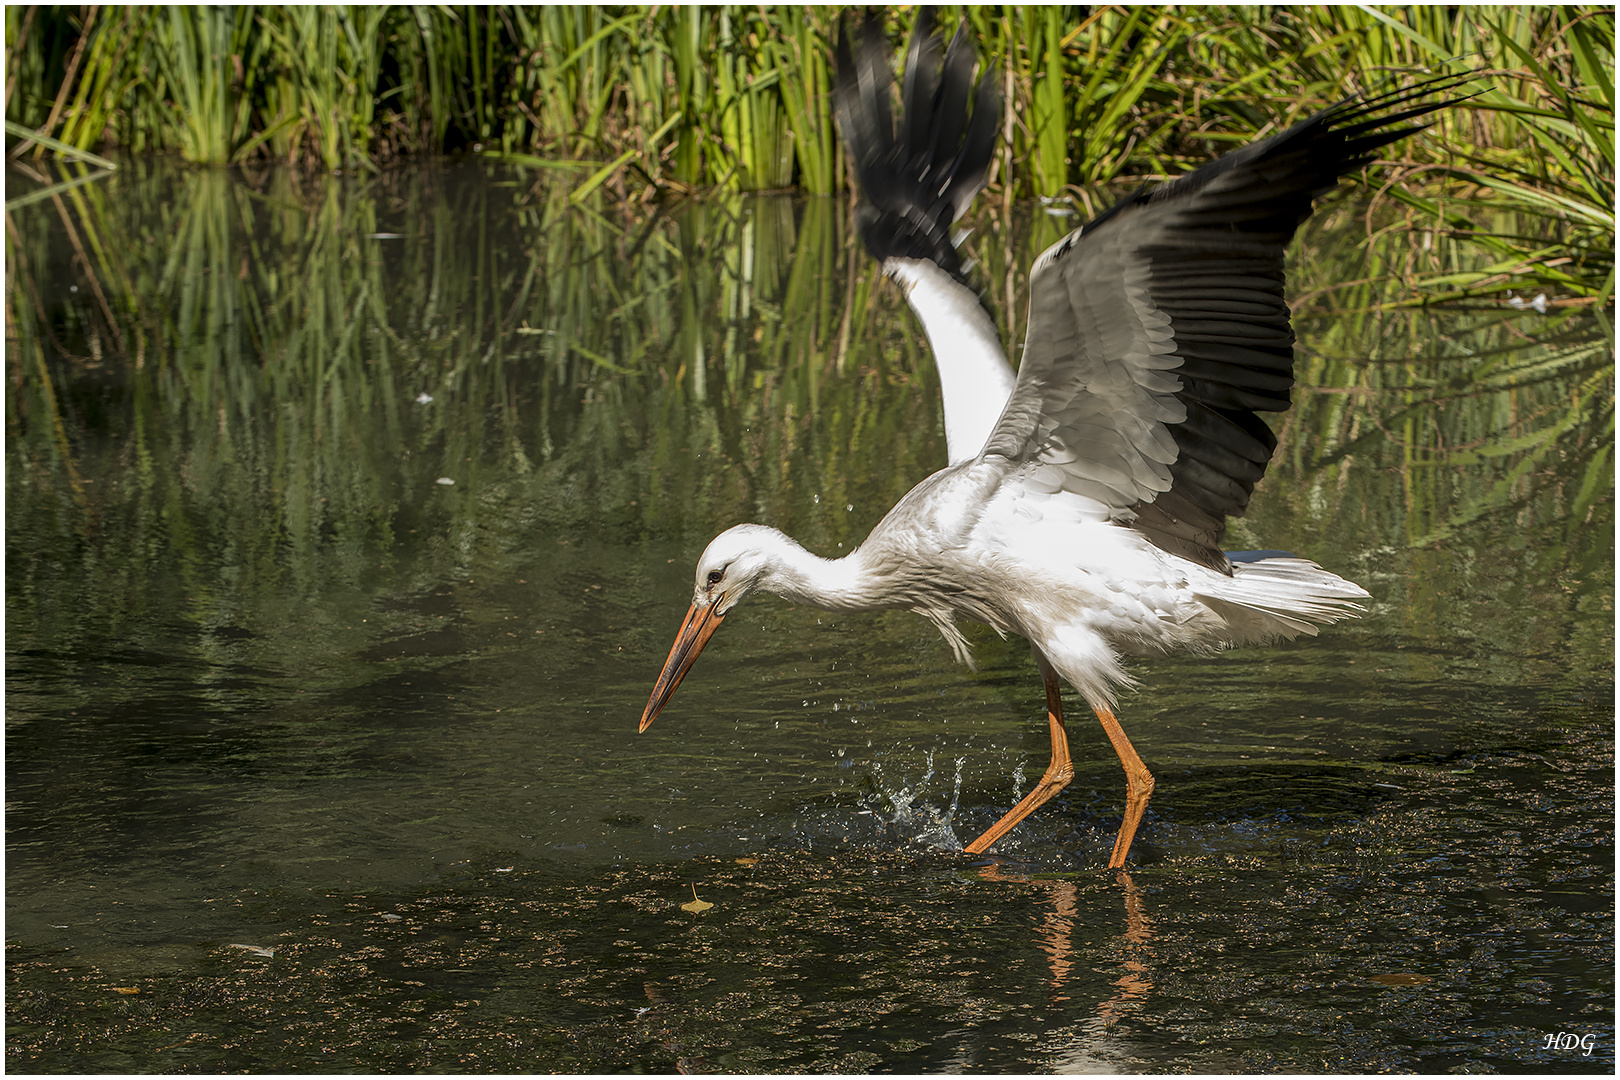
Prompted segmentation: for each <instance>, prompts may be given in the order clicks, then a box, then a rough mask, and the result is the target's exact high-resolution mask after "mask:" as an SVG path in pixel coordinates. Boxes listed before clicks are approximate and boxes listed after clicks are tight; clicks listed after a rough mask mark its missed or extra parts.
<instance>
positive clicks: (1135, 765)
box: [962, 650, 1153, 870]
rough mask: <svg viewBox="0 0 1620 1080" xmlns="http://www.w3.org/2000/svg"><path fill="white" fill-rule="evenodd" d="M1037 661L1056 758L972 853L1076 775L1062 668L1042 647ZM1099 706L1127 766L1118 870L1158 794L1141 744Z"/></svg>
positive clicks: (1113, 863) (1112, 863)
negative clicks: (1059, 673) (1133, 742)
mask: <svg viewBox="0 0 1620 1080" xmlns="http://www.w3.org/2000/svg"><path fill="white" fill-rule="evenodd" d="M1035 662H1036V663H1037V664H1038V665H1039V666H1040V669H1041V679H1042V681H1043V682H1044V683H1045V684H1046V723H1047V727H1048V729H1049V731H1050V732H1051V735H1052V762H1051V764H1049V765H1048V766H1047V767H1046V772H1045V773H1044V774H1043V775H1042V776H1041V780H1040V783H1038V784H1036V785H1035V787H1034V789H1033V790H1032V791H1030V793H1029V794H1028V795H1025V796H1024V798H1023V799H1022V800H1021V801H1020V802H1019V804H1018V805H1017V806H1015V807H1013V808H1012V809H1011V810H1009V811H1007V813H1006V814H1005V815H1004V816H1003V817H1002V819H1001V820H1000V821H998V822H996V823H995V824H994V825H992V826H990V828H988V829H986V830H985V833H984V835H983V836H981V837H979V838H978V839H977V840H975V841H973V843H971V844H969V845H968V846H967V847H965V848H963V849H962V850H963V851H966V852H967V853H968V854H969V855H979V854H982V853H984V852H985V851H987V850H988V849H989V847H990V845H991V844H994V843H995V842H996V841H997V840H1000V839H1001V838H1002V837H1003V836H1006V835H1007V834H1008V833H1009V832H1011V831H1012V829H1013V826H1015V825H1017V824H1018V823H1019V822H1020V821H1023V820H1024V819H1025V818H1027V817H1028V816H1029V815H1030V814H1032V813H1034V812H1035V809H1036V807H1038V806H1040V805H1041V804H1042V803H1044V802H1046V801H1047V800H1048V799H1050V798H1051V797H1052V796H1054V795H1056V794H1057V793H1058V792H1060V791H1062V790H1063V789H1064V788H1065V787H1067V786H1068V784H1069V781H1070V780H1072V779H1074V764H1073V762H1071V761H1070V759H1069V736H1068V729H1067V728H1065V727H1064V726H1063V701H1062V696H1061V687H1060V685H1059V683H1058V677H1057V673H1056V672H1054V671H1053V670H1052V666H1051V665H1050V664H1048V663H1047V662H1046V657H1044V656H1042V655H1041V654H1040V652H1039V651H1038V650H1036V651H1035ZM1094 711H1095V712H1096V714H1097V719H1098V720H1100V721H1102V726H1103V731H1104V732H1106V733H1107V735H1108V741H1109V742H1111V743H1113V744H1114V753H1116V754H1118V755H1119V763H1120V764H1121V765H1122V766H1124V768H1125V819H1124V821H1122V822H1121V823H1120V826H1119V837H1118V839H1116V840H1115V841H1114V853H1113V855H1111V856H1110V857H1109V859H1108V868H1109V869H1110V870H1112V869H1114V868H1116V867H1120V866H1124V865H1125V856H1126V855H1127V854H1129V853H1130V850H1131V841H1132V840H1133V839H1134V838H1135V837H1136V827H1137V826H1138V825H1140V824H1141V823H1142V814H1143V813H1144V812H1145V811H1146V810H1147V804H1148V799H1149V798H1150V797H1151V796H1152V795H1153V774H1152V773H1150V772H1148V770H1147V766H1146V765H1143V764H1142V759H1141V758H1140V757H1138V756H1137V755H1136V748H1135V747H1133V746H1132V745H1131V740H1129V739H1127V738H1126V737H1125V731H1124V729H1123V728H1121V727H1120V726H1119V721H1118V720H1115V719H1114V715H1113V714H1112V713H1110V712H1109V711H1108V710H1107V709H1096V710H1094Z"/></svg>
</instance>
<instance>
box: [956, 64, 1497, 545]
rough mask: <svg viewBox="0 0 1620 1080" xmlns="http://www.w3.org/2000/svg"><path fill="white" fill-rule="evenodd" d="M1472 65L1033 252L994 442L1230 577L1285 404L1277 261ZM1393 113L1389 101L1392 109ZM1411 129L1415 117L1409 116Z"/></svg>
mask: <svg viewBox="0 0 1620 1080" xmlns="http://www.w3.org/2000/svg"><path fill="white" fill-rule="evenodd" d="M1468 78H1471V76H1463V77H1445V78H1440V79H1435V80H1430V81H1428V82H1425V83H1420V84H1418V85H1417V86H1414V87H1410V88H1406V89H1402V90H1396V91H1391V92H1389V93H1386V94H1381V95H1378V96H1376V97H1372V98H1368V99H1364V100H1361V101H1348V102H1342V103H1340V104H1338V105H1335V106H1332V107H1331V108H1328V109H1326V110H1324V111H1322V112H1320V113H1317V114H1316V115H1314V116H1312V117H1309V118H1308V119H1305V120H1302V121H1300V122H1299V123H1297V124H1295V125H1294V126H1292V127H1290V128H1289V129H1288V130H1286V131H1284V132H1282V133H1281V134H1279V135H1276V136H1274V137H1272V138H1270V139H1266V140H1264V141H1263V142H1259V143H1256V144H1255V145H1253V146H1249V147H1245V148H1243V149H1242V150H1238V151H1236V152H1235V153H1232V154H1229V155H1227V156H1226V157H1223V158H1220V159H1219V160H1217V161H1214V162H1211V163H1210V164H1208V165H1206V166H1204V167H1203V168H1201V169H1199V170H1197V171H1196V172H1193V173H1191V174H1189V175H1187V176H1184V177H1180V178H1178V179H1176V180H1173V181H1170V182H1168V183H1165V184H1161V185H1159V186H1158V187H1155V188H1153V189H1151V190H1145V191H1138V192H1137V193H1135V194H1134V195H1132V196H1130V197H1129V198H1127V199H1125V200H1123V201H1122V202H1121V203H1119V204H1117V205H1115V206H1113V207H1111V208H1110V209H1109V210H1107V211H1106V212H1105V213H1103V214H1102V215H1100V216H1099V217H1098V218H1097V219H1096V220H1095V221H1092V222H1090V223H1089V224H1087V225H1084V226H1082V227H1081V228H1080V229H1077V230H1076V231H1075V232H1073V233H1071V234H1070V235H1069V236H1068V237H1066V238H1064V240H1062V241H1061V242H1060V243H1058V244H1055V245H1053V247H1052V248H1051V249H1050V250H1049V251H1047V252H1046V253H1045V254H1043V255H1042V256H1041V257H1040V259H1038V260H1037V261H1036V264H1035V267H1034V269H1033V271H1032V272H1031V275H1030V322H1029V332H1028V335H1027V340H1026V345H1025V353H1024V362H1023V364H1022V366H1021V367H1020V368H1019V372H1018V384H1017V386H1016V388H1015V389H1014V391H1013V396H1012V398H1011V399H1010V400H1009V401H1008V403H1007V409H1006V411H1005V412H1004V413H1003V414H1002V417H1001V420H1000V421H999V423H998V424H997V426H996V429H995V431H994V433H993V434H992V435H991V437H990V440H989V442H988V443H987V444H986V447H985V454H986V455H991V454H999V455H1001V456H1003V457H1006V458H1008V459H1011V460H1014V461H1024V462H1028V463H1029V464H1030V466H1031V467H1032V468H1037V469H1039V471H1040V475H1041V478H1042V479H1041V482H1042V483H1043V484H1047V485H1050V484H1051V483H1052V482H1053V480H1052V477H1053V475H1054V473H1056V474H1058V475H1060V476H1061V483H1062V490H1065V491H1070V492H1073V493H1076V494H1079V495H1084V496H1086V497H1089V498H1092V499H1095V500H1097V501H1098V502H1100V503H1101V504H1103V505H1104V506H1105V507H1107V508H1108V509H1109V513H1110V515H1111V516H1113V517H1114V519H1115V520H1117V521H1120V522H1121V523H1129V524H1130V525H1131V526H1132V527H1133V528H1135V529H1136V530H1137V531H1139V532H1141V533H1142V534H1143V535H1144V536H1146V537H1147V539H1148V540H1150V541H1151V542H1152V543H1153V544H1155V545H1156V546H1158V547H1159V548H1161V549H1163V550H1166V551H1170V552H1173V553H1175V554H1178V555H1182V556H1184V557H1186V558H1189V559H1192V560H1194V561H1196V562H1199V563H1202V564H1204V565H1206V566H1209V567H1212V568H1214V569H1217V570H1221V571H1223V572H1226V573H1230V572H1231V564H1230V561H1229V560H1228V559H1227V558H1226V556H1225V555H1224V554H1223V553H1222V552H1221V550H1220V543H1221V538H1222V535H1223V534H1224V532H1225V528H1226V518H1227V517H1229V516H1233V515H1240V514H1242V513H1243V512H1244V510H1245V508H1246V507H1247V506H1248V503H1249V497H1250V495H1251V493H1252V492H1253V490H1254V485H1255V484H1256V483H1257V482H1258V481H1259V480H1260V478H1261V477H1262V476H1263V475H1264V473H1265V468H1266V464H1267V462H1268V461H1269V460H1270V457H1271V453H1272V451H1273V450H1274V449H1275V447H1276V439H1275V437H1274V436H1273V435H1272V433H1271V431H1270V429H1269V428H1268V427H1267V426H1266V425H1265V423H1264V422H1263V421H1262V420H1261V419H1260V417H1259V415H1258V414H1259V413H1262V412H1277V411H1281V410H1283V409H1286V408H1288V405H1289V396H1290V391H1291V389H1292V386H1293V362H1294V350H1293V345H1294V333H1293V328H1292V326H1291V325H1290V323H1289V311H1288V305H1287V303H1286V302H1285V300H1284V297H1283V259H1284V255H1285V252H1286V249H1287V246H1288V243H1289V241H1290V240H1291V239H1292V238H1293V235H1294V232H1295V230H1296V229H1297V228H1298V227H1299V225H1300V223H1301V222H1303V221H1304V220H1305V219H1306V218H1307V217H1309V216H1310V213H1311V209H1312V203H1313V200H1315V199H1316V198H1317V197H1319V196H1320V195H1322V194H1323V193H1325V192H1327V191H1329V190H1331V189H1332V188H1333V186H1334V185H1335V184H1336V183H1337V182H1338V179H1339V177H1341V176H1343V175H1344V174H1346V173H1349V172H1352V171H1354V170H1355V169H1357V168H1360V167H1361V166H1363V165H1365V164H1367V163H1368V162H1369V161H1371V160H1372V157H1373V155H1374V153H1375V152H1376V151H1377V150H1378V149H1379V148H1380V147H1383V146H1385V145H1387V144H1389V143H1391V142H1394V141H1395V140H1397V139H1400V138H1402V137H1404V136H1406V135H1409V134H1412V133H1413V132H1415V131H1419V130H1422V127H1423V125H1406V121H1409V120H1413V119H1415V118H1417V117H1420V116H1423V115H1425V114H1427V113H1431V112H1433V111H1434V110H1435V109H1438V108H1441V107H1443V106H1445V105H1449V104H1453V103H1454V101H1444V100H1441V101H1435V100H1423V99H1424V98H1425V97H1426V96H1428V95H1434V94H1442V93H1445V92H1447V91H1450V90H1453V89H1455V88H1456V87H1457V86H1459V85H1461V84H1462V83H1463V82H1465V81H1467V79H1468ZM1390 110H1394V111H1393V112H1392V111H1390ZM1401 125H1406V126H1401Z"/></svg>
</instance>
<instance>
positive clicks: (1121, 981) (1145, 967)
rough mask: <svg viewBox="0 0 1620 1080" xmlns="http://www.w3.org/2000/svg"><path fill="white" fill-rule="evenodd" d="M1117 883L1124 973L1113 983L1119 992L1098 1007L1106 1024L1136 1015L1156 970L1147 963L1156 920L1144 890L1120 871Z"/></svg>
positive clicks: (1121, 965) (1145, 997)
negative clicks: (1122, 902) (1122, 925)
mask: <svg viewBox="0 0 1620 1080" xmlns="http://www.w3.org/2000/svg"><path fill="white" fill-rule="evenodd" d="M1116 880H1118V882H1119V883H1120V884H1121V885H1123V886H1124V887H1125V934H1124V953H1125V957H1124V959H1123V960H1122V961H1121V962H1120V968H1121V974H1120V976H1119V978H1117V979H1115V980H1114V986H1115V987H1116V988H1117V992H1116V993H1115V994H1114V995H1113V996H1112V997H1109V998H1107V999H1105V1000H1104V1001H1102V1002H1100V1003H1098V1005H1097V1016H1098V1017H1099V1018H1100V1019H1101V1020H1102V1022H1103V1023H1104V1024H1105V1025H1107V1024H1112V1023H1114V1022H1116V1021H1117V1020H1119V1019H1121V1018H1122V1017H1124V1016H1126V1015H1128V1014H1130V1013H1134V1012H1137V1011H1138V1010H1140V1009H1141V1008H1142V1003H1143V1002H1145V1001H1146V1000H1147V998H1148V995H1149V994H1151V993H1153V978H1152V975H1153V969H1152V968H1151V967H1150V966H1149V963H1148V961H1150V960H1151V959H1152V955H1151V953H1149V951H1148V948H1147V945H1148V942H1150V941H1152V940H1153V921H1152V920H1151V919H1149V918H1148V917H1147V912H1146V911H1145V910H1144V907H1143V902H1142V890H1141V889H1139V888H1137V887H1136V883H1135V882H1133V881H1132V880H1131V875H1130V874H1128V873H1126V872H1125V871H1123V870H1121V871H1120V872H1119V876H1118V878H1117V879H1116Z"/></svg>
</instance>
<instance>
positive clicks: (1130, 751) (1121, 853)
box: [1095, 709, 1153, 870]
mask: <svg viewBox="0 0 1620 1080" xmlns="http://www.w3.org/2000/svg"><path fill="white" fill-rule="evenodd" d="M1095 711H1096V713H1097V719H1098V720H1101V721H1102V726H1103V731H1105V732H1107V733H1108V741H1109V742H1111V743H1113V744H1114V753H1116V754H1118V755H1119V763H1120V764H1121V765H1123V766H1124V767H1125V820H1124V821H1121V822H1120V823H1119V838H1118V839H1116V840H1115V841H1114V854H1113V855H1111V856H1109V859H1108V869H1110V870H1112V869H1114V868H1115V867H1119V866H1124V865H1125V856H1126V855H1127V854H1129V852H1130V850H1131V840H1132V839H1134V838H1135V836H1136V827H1137V826H1138V825H1140V824H1142V814H1143V812H1144V811H1146V810H1147V804H1148V799H1149V798H1151V797H1152V795H1153V774H1152V773H1150V772H1148V770H1147V766H1146V765H1143V764H1142V759H1141V758H1139V757H1137V756H1136V748H1135V747H1134V746H1132V745H1131V740H1129V739H1127V738H1126V737H1125V729H1124V728H1122V727H1120V726H1119V721H1118V720H1115V719H1114V714H1113V713H1111V712H1109V711H1108V710H1107V709H1097V710H1095Z"/></svg>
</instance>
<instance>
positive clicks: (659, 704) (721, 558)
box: [641, 525, 792, 731]
mask: <svg viewBox="0 0 1620 1080" xmlns="http://www.w3.org/2000/svg"><path fill="white" fill-rule="evenodd" d="M791 543H792V541H790V540H788V539H787V537H785V536H783V535H782V534H781V533H779V532H777V531H776V530H775V529H771V528H767V527H766V526H764V525H738V526H736V527H735V528H731V529H727V530H726V531H725V532H723V533H721V534H720V535H719V536H717V537H715V538H714V539H713V540H712V541H710V542H709V546H708V547H707V548H706V549H704V552H703V557H702V558H701V559H699V560H698V564H697V575H696V583H695V585H694V586H693V589H692V606H691V608H690V609H689V610H688V611H687V612H686V620H685V621H684V622H682V623H681V628H680V630H679V632H677V633H676V635H675V644H674V645H673V646H671V648H670V650H669V659H667V660H665V661H664V670H663V671H662V672H660V673H659V675H658V681H657V682H656V683H654V684H653V692H652V696H651V697H650V698H648V699H647V708H646V710H645V711H643V712H642V714H641V730H642V731H646V730H647V728H648V727H649V726H650V725H651V724H652V722H653V721H654V720H656V719H657V718H658V714H659V712H660V711H661V710H662V709H663V708H664V706H665V705H666V704H667V703H668V702H669V699H670V697H671V696H672V695H673V694H674V693H675V688H676V687H677V686H679V685H680V684H681V680H682V679H684V678H685V677H686V673H687V672H688V671H690V670H691V669H692V665H693V664H694V663H695V662H696V661H697V658H698V654H699V653H701V652H702V651H703V646H705V645H707V644H708V643H709V639H710V638H711V637H713V636H714V632H715V631H716V630H717V629H719V627H720V620H722V619H724V618H725V617H726V613H727V612H729V611H730V610H731V609H732V608H734V607H736V606H737V604H738V602H739V601H741V600H742V598H743V597H745V596H747V595H748V594H749V593H751V592H753V591H754V590H755V589H757V588H759V586H760V584H761V583H762V582H766V581H768V580H769V579H770V575H771V572H772V570H773V569H775V567H776V566H777V563H778V559H779V553H780V551H781V550H782V548H783V547H784V545H785V544H791Z"/></svg>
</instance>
